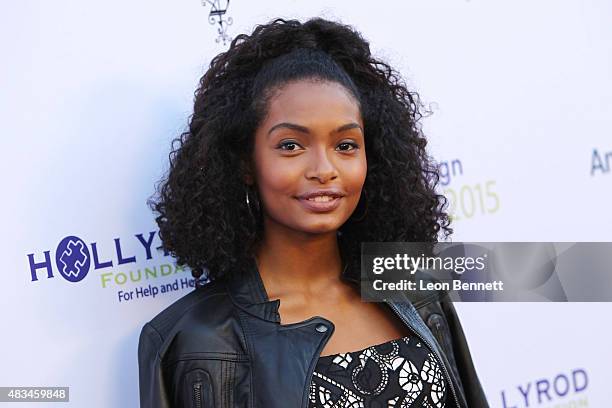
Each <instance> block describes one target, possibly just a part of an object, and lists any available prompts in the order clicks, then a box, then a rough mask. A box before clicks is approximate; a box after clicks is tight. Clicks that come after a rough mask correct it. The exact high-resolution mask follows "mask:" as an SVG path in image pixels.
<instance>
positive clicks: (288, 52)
mask: <svg viewBox="0 0 612 408" xmlns="http://www.w3.org/2000/svg"><path fill="white" fill-rule="evenodd" d="M298 79H319V80H331V81H335V82H337V83H340V84H341V85H343V86H344V87H345V89H347V91H349V92H350V94H351V95H353V96H354V97H355V99H356V100H357V101H358V104H359V107H360V110H361V114H362V119H363V123H364V134H365V145H366V156H367V162H368V169H367V175H366V181H365V185H364V188H363V191H362V198H363V200H361V199H360V201H359V205H358V207H357V209H356V210H355V214H353V215H352V216H351V217H350V218H349V219H348V220H347V222H346V223H345V224H344V225H342V227H341V228H340V230H339V232H338V236H339V245H340V248H341V253H342V255H343V259H345V261H346V262H349V263H350V264H351V268H350V269H351V270H353V271H359V267H360V251H361V245H360V244H361V242H392V241H409V242H437V240H438V238H439V235H443V237H444V238H447V237H448V236H449V235H450V234H452V232H453V230H452V228H450V227H449V224H450V219H449V217H448V214H447V213H446V212H445V211H446V206H447V200H446V198H445V197H444V196H443V195H439V194H437V193H436V191H435V190H436V187H437V185H438V182H439V178H440V175H439V170H438V166H437V164H436V163H435V162H434V160H433V159H432V158H431V157H430V156H429V155H428V154H427V152H426V149H425V148H426V145H427V141H426V139H425V137H424V136H423V133H422V128H421V125H420V119H421V118H422V117H423V113H424V112H425V108H424V105H423V104H422V103H421V101H420V98H419V95H418V94H417V93H416V92H410V91H409V90H408V89H407V87H406V85H405V84H404V82H403V80H402V78H401V76H400V75H399V73H398V72H397V71H395V70H394V69H393V68H391V67H390V66H389V65H388V64H386V63H385V62H383V61H381V60H379V59H376V58H374V57H373V56H372V55H371V53H370V47H369V43H368V42H367V41H366V40H365V39H364V38H363V37H362V36H361V34H360V33H359V32H358V31H356V30H355V29H353V28H352V27H351V26H348V25H343V24H341V23H338V22H333V21H329V20H325V19H322V18H312V19H310V20H308V21H306V22H304V23H302V22H300V21H298V20H286V19H282V18H277V19H274V20H272V21H270V22H269V23H268V24H263V25H257V26H256V27H255V29H254V30H253V32H252V34H251V35H247V34H241V35H238V36H236V37H235V38H234V39H233V41H232V42H231V44H230V47H229V49H228V50H227V51H225V52H222V53H220V54H218V55H217V56H215V57H214V58H213V59H212V61H211V63H210V66H209V69H208V70H207V71H206V72H205V74H204V75H203V76H202V78H201V79H200V81H199V85H198V88H197V90H196V91H195V100H194V109H193V114H192V115H191V116H190V119H189V126H188V129H187V130H186V131H185V132H183V133H182V134H181V135H180V136H178V137H177V138H175V139H174V140H173V141H172V144H171V152H170V154H169V161H170V167H169V170H168V172H167V173H166V175H165V176H164V178H163V179H162V180H160V182H159V183H158V184H157V188H156V196H154V197H150V198H149V200H148V201H147V204H148V205H149V206H150V208H151V209H152V210H153V211H154V212H156V213H157V216H156V218H155V220H156V222H157V224H158V226H159V236H160V239H161V242H162V246H161V248H163V249H164V250H165V252H166V253H168V254H170V255H172V256H173V257H175V259H176V262H177V264H178V265H180V266H188V267H189V268H190V269H191V272H192V274H193V276H194V277H195V278H197V279H198V281H199V282H201V281H202V280H203V279H209V280H211V281H212V280H216V279H219V278H222V277H231V276H235V275H237V274H240V273H241V272H242V271H244V270H246V266H247V264H248V262H251V261H252V257H253V256H254V250H255V248H256V245H257V243H258V242H260V239H261V237H262V233H263V229H262V228H263V227H262V225H263V223H262V215H261V211H260V212H259V213H257V212H255V213H254V212H253V210H252V207H253V204H252V205H251V208H250V207H249V206H247V203H246V202H245V195H246V194H247V191H249V193H248V194H249V195H250V197H251V199H254V201H257V199H256V194H253V192H252V191H250V190H249V189H248V186H246V185H245V182H244V178H243V175H244V171H245V169H247V168H248V166H249V165H250V164H251V163H250V158H251V157H252V151H253V148H254V141H253V140H254V135H255V131H256V129H257V127H258V126H259V124H260V123H261V121H262V119H263V118H264V117H265V114H266V109H267V101H268V99H269V98H270V95H272V93H273V91H274V90H275V89H277V88H278V87H280V86H282V85H283V84H286V83H287V82H289V81H292V80H298ZM175 144H177V145H176V146H175ZM357 213H358V214H357ZM354 216H355V217H354ZM355 273H356V272H355Z"/></svg>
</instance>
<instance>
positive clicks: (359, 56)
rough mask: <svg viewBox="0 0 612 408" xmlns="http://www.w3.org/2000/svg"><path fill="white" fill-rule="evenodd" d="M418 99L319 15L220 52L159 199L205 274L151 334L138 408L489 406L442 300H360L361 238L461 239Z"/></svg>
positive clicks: (191, 260) (162, 223)
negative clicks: (440, 186) (440, 189)
mask: <svg viewBox="0 0 612 408" xmlns="http://www.w3.org/2000/svg"><path fill="white" fill-rule="evenodd" d="M420 108H421V105H420V103H419V100H418V95H417V94H415V93H411V92H409V91H408V90H407V89H406V87H405V86H404V85H403V84H402V82H401V79H400V77H399V75H398V74H397V73H396V72H395V71H394V70H393V69H392V68H391V67H389V66H388V65H387V64H385V63H383V62H381V61H380V60H377V59H376V58H374V57H373V56H372V55H371V54H370V49H369V45H368V43H367V42H366V40H364V39H363V38H362V37H361V35H360V34H359V33H358V32H356V31H355V30H354V29H352V28H351V27H349V26H345V25H342V24H339V23H335V22H331V21H327V20H323V19H320V18H316V19H311V20H309V21H307V22H305V23H301V22H299V21H296V20H289V21H286V20H283V19H276V20H274V21H272V22H270V23H269V24H267V25H259V26H257V27H256V28H255V30H254V32H253V33H252V34H251V35H239V36H238V37H236V39H234V41H232V43H231V46H230V49H229V50H228V51H227V52H224V53H221V54H219V55H217V56H216V57H215V58H214V59H213V60H212V62H211V65H210V68H209V69H208V71H207V72H206V74H205V75H204V76H203V77H202V79H201V81H200V84H199V88H198V90H197V92H196V95H195V106H194V113H193V116H192V117H191V120H190V124H189V130H188V131H187V132H185V133H184V134H183V135H181V137H180V138H179V139H178V141H179V146H178V147H177V148H176V149H175V150H173V152H172V154H171V159H170V163H171V167H170V170H169V173H168V176H167V179H166V180H164V183H162V185H161V188H160V190H159V196H158V198H157V200H155V201H151V203H150V204H151V206H152V208H153V209H154V210H155V211H156V212H157V213H158V214H159V216H158V217H157V218H156V220H157V223H158V225H159V228H160V238H161V240H162V242H163V247H164V249H165V250H166V251H168V252H169V253H171V254H172V255H173V256H174V257H175V258H176V260H177V263H178V264H180V265H187V266H189V267H190V269H191V270H192V272H193V274H194V276H195V277H196V278H198V284H197V288H196V290H195V291H193V292H191V293H189V294H188V295H186V296H184V297H183V298H181V299H180V300H178V301H177V302H175V303H174V304H172V305H171V306H169V307H168V308H167V309H165V310H164V311H162V312H161V313H160V314H159V315H157V316H156V317H155V318H154V319H152V320H151V321H150V322H148V323H147V324H146V325H145V326H144V327H143V329H142V333H141V336H140V343H139V356H138V357H139V374H140V400H141V406H143V407H261V408H272V407H283V408H286V407H291V408H293V407H302V408H308V407H382V406H384V407H434V408H442V407H451V408H454V407H458V408H464V407H468V406H469V407H478V408H481V407H486V406H487V402H486V399H485V396H484V393H483V391H482V388H481V386H480V383H479V381H478V377H477V375H476V371H475V370H474V366H473V364H472V361H471V358H470V352H469V349H468V347H467V343H466V341H465V337H464V335H463V332H462V330H461V326H460V324H459V321H458V319H457V315H456V313H455V311H454V309H453V307H452V304H451V303H450V302H449V301H448V299H447V298H444V297H442V296H441V297H436V298H433V299H432V298H431V297H429V298H427V299H420V300H418V301H415V302H410V301H406V302H362V301H361V298H360V292H359V276H360V269H359V268H360V243H361V242H385V241H416V242H435V241H436V240H437V238H438V233H440V232H444V235H445V236H448V235H449V234H450V233H452V229H450V228H449V226H448V225H449V220H448V216H447V214H446V213H445V212H444V210H443V207H444V205H445V199H444V197H443V196H440V195H437V194H436V193H435V192H434V189H435V186H436V184H437V182H438V173H437V169H436V167H435V165H434V164H433V163H432V162H430V160H429V158H428V156H427V154H426V151H425V146H426V140H425V138H424V137H423V135H422V133H421V130H420V126H419V125H418V120H419V118H420V113H419V109H420Z"/></svg>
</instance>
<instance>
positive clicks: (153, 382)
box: [138, 323, 171, 408]
mask: <svg viewBox="0 0 612 408" xmlns="http://www.w3.org/2000/svg"><path fill="white" fill-rule="evenodd" d="M161 344H162V338H161V336H160V335H159V333H158V332H157V330H155V328H154V327H153V326H151V325H150V324H149V323H147V324H145V325H144V326H143V328H142V330H141V332H140V338H139V341H138V382H139V390H140V407H141V408H170V407H171V405H170V396H169V395H168V394H167V391H166V385H165V383H164V375H163V374H164V373H163V370H162V367H161V358H160V356H159V349H160V347H161Z"/></svg>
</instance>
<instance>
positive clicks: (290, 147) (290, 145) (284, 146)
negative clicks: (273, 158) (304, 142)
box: [278, 142, 299, 152]
mask: <svg viewBox="0 0 612 408" xmlns="http://www.w3.org/2000/svg"><path fill="white" fill-rule="evenodd" d="M296 146H299V144H297V143H296V142H283V143H280V144H279V145H278V148H279V149H281V150H287V151H290V152H292V151H294V150H297V149H296Z"/></svg>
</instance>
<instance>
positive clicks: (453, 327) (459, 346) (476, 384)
mask: <svg viewBox="0 0 612 408" xmlns="http://www.w3.org/2000/svg"><path fill="white" fill-rule="evenodd" d="M440 303H441V307H442V310H443V312H444V317H445V318H446V323H447V324H448V326H449V329H450V332H451V333H452V348H453V351H454V353H453V354H454V357H455V362H456V364H457V368H458V369H459V373H461V374H460V375H461V382H462V383H463V384H464V391H465V398H466V400H467V403H468V406H469V407H479V408H486V407H488V406H489V404H488V402H487V398H486V396H485V393H484V390H483V389H482V385H481V384H480V380H479V379H478V375H477V374H476V368H475V367H474V363H473V361H472V356H471V354H470V349H469V347H468V344H467V340H466V338H465V334H464V332H463V328H462V327H461V323H460V322H459V316H457V312H456V310H455V306H453V302H452V301H451V300H450V299H449V298H448V297H447V296H445V297H444V298H443V299H442V301H441V302H440Z"/></svg>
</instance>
